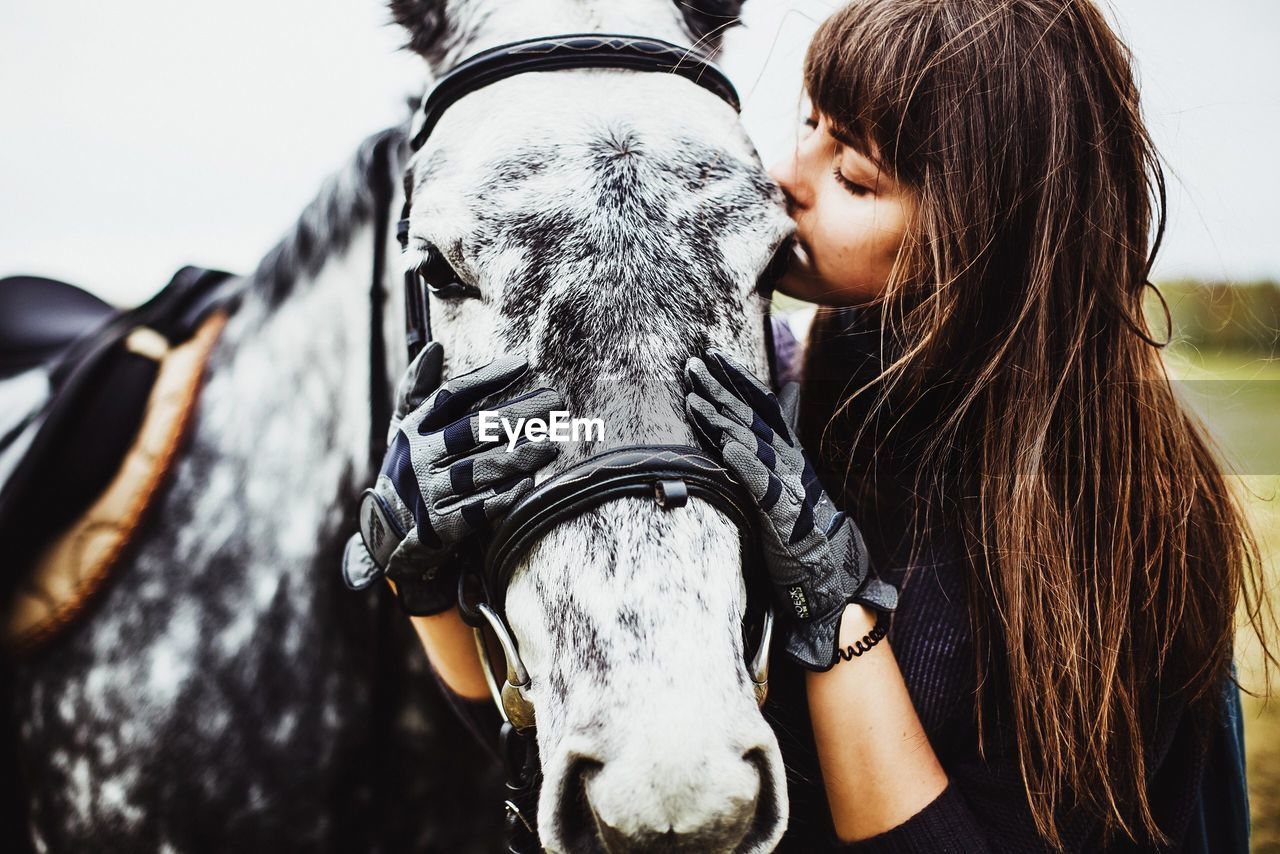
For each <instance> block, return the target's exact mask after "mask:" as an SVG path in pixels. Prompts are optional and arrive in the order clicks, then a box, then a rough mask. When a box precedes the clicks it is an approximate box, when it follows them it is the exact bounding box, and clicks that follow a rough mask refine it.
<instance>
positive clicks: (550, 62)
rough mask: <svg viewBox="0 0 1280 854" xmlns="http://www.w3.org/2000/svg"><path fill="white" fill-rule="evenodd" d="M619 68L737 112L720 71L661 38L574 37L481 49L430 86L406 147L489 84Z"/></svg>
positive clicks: (730, 88)
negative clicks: (683, 86)
mask: <svg viewBox="0 0 1280 854" xmlns="http://www.w3.org/2000/svg"><path fill="white" fill-rule="evenodd" d="M574 68H619V69H627V70H632V71H659V72H667V73H669V74H678V75H680V76H681V77H684V78H685V79H687V80H691V81H693V82H694V83H697V84H698V85H699V86H701V87H702V88H704V89H706V90H707V91H709V92H711V93H712V94H714V95H716V96H717V97H719V98H720V99H721V100H723V101H725V102H726V103H728V104H729V105H730V106H731V107H733V109H734V110H737V111H741V109H742V106H741V104H740V103H739V102H738V93H737V90H735V89H734V88H733V84H732V83H731V82H729V78H728V77H726V76H725V74H724V72H723V71H721V70H720V69H719V68H717V67H716V66H715V64H714V63H713V62H711V60H710V59H708V58H707V57H706V56H704V55H703V54H702V53H701V52H699V51H697V50H695V49H694V48H690V47H680V46H679V45H674V44H671V43H670V42H665V41H662V40H661V39H653V38H641V37H639V36H622V35H608V34H599V33H579V34H570V35H560V36H551V37H542V38H534V39H525V40H524V41H518V42H512V43H511V44H504V45H501V46H499V47H494V48H490V49H489V50H483V51H481V52H479V53H477V54H475V55H474V56H470V57H468V58H467V59H464V60H463V61H462V62H460V63H459V64H458V65H456V66H455V67H454V68H452V69H451V70H450V71H449V72H448V73H447V74H445V75H444V76H443V77H441V78H440V79H439V80H438V81H437V82H436V84H435V86H433V87H432V89H431V92H430V94H428V95H427V98H426V100H425V101H424V102H423V104H422V110H421V111H420V113H419V114H418V118H417V123H416V126H415V127H414V129H413V136H412V137H411V138H410V140H409V147H410V148H411V149H412V150H414V151H417V150H418V149H419V148H421V147H422V144H423V143H424V142H426V139H427V137H428V136H430V135H431V131H432V129H433V128H435V126H436V123H437V122H439V121H440V117H441V116H442V115H444V111H445V110H447V109H449V107H450V106H452V105H453V104H454V102H456V101H457V100H459V99H460V98H462V97H463V96H465V95H469V94H471V93H472V92H475V91H476V90H478V89H483V88H484V87H485V86H488V85H489V84H491V83H496V82H497V81H499V80H504V79H506V78H508V77H514V76H515V75H517V74H524V73H525V72H528V71H563V70H566V69H574Z"/></svg>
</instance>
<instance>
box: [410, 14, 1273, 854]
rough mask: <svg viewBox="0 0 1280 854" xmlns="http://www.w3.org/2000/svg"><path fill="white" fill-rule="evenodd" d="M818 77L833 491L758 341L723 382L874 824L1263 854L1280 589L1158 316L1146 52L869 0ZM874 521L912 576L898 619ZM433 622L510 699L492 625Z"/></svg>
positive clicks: (825, 705)
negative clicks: (1262, 680) (1249, 769)
mask: <svg viewBox="0 0 1280 854" xmlns="http://www.w3.org/2000/svg"><path fill="white" fill-rule="evenodd" d="M805 83H806V88H807V90H808V94H809V96H810V97H811V99H812V103H813V111H812V115H811V116H810V117H809V119H808V121H807V122H806V128H805V129H804V130H803V131H802V136H801V139H800V141H799V143H798V145H797V147H796V151H795V154H794V156H793V157H791V158H788V159H787V161H785V162H784V163H782V164H780V165H779V166H778V167H776V168H775V170H774V172H773V174H774V177H775V178H776V180H777V181H778V183H779V184H780V185H781V186H782V188H783V190H784V192H785V194H786V197H787V201H788V203H789V205H790V208H791V212H792V215H793V216H794V218H795V220H796V224H797V232H796V237H797V245H798V252H797V255H798V260H797V262H796V264H795V265H794V266H793V268H792V270H791V271H790V273H789V274H788V275H787V276H786V277H785V279H784V280H783V282H782V283H781V284H780V289H781V290H782V291H783V292H785V293H788V294H790V295H791V296H795V297H799V298H801V299H804V300H808V301H810V302H814V303H818V304H820V305H822V306H826V307H828V308H824V309H823V310H822V311H820V313H819V315H818V318H817V320H816V321H815V324H814V326H813V328H812V329H811V331H810V333H809V336H808V346H807V352H806V355H805V360H804V373H805V379H804V385H803V398H802V403H803V405H802V410H801V420H800V425H799V431H798V433H799V438H800V440H801V445H802V446H803V447H804V448H806V449H809V451H810V453H811V454H812V459H813V460H814V461H815V466H814V468H815V469H816V470H817V472H818V473H819V477H820V480H821V486H820V485H818V484H817V483H815V482H813V479H812V477H811V476H809V475H806V469H807V464H806V462H805V459H804V457H803V455H802V454H798V453H796V454H792V455H790V456H789V457H788V456H787V455H786V454H783V453H779V454H777V455H768V456H770V457H774V456H776V459H771V460H770V464H766V462H765V461H764V460H762V458H761V457H760V456H758V455H757V453H756V448H757V442H756V439H757V437H759V436H761V428H760V427H759V424H760V423H764V424H767V425H769V428H768V431H767V432H768V433H769V434H770V437H771V438H770V440H771V441H773V444H774V446H775V447H776V448H777V449H778V450H782V448H783V445H787V446H790V436H789V432H788V431H789V428H788V427H787V425H786V424H785V422H784V418H783V416H782V414H781V411H780V409H779V408H778V405H777V403H776V401H774V400H773V399H772V398H771V397H769V396H768V394H767V390H764V389H763V387H761V386H760V385H759V381H758V380H755V379H754V378H753V377H750V376H749V375H748V374H746V373H745V371H743V370H742V369H741V368H740V367H739V366H736V365H734V364H733V363H732V362H730V361H728V360H727V359H724V358H723V357H721V356H719V355H718V354H715V353H711V354H708V357H707V358H706V359H705V360H703V359H696V360H691V362H690V365H689V367H688V378H689V397H688V399H687V403H688V410H689V414H690V418H691V421H692V422H693V423H694V425H695V426H696V427H697V428H698V431H699V433H700V435H702V437H703V439H704V441H705V442H706V443H707V444H708V446H709V447H710V448H712V449H713V450H715V451H718V452H720V453H721V454H722V455H723V457H724V459H725V462H726V463H727V464H728V465H729V467H730V468H732V469H734V470H735V471H736V472H737V473H738V474H739V476H740V477H742V478H743V479H744V480H745V481H747V482H748V483H751V484H754V486H753V490H754V492H755V494H756V495H757V497H758V499H759V500H760V503H761V512H762V513H763V514H765V515H766V516H769V514H771V513H772V514H774V517H773V521H774V522H775V524H774V525H772V526H765V527H766V528H768V529H771V530H781V531H793V532H794V534H793V535H792V536H790V537H787V536H785V535H783V534H779V535H777V537H776V538H775V540H774V541H773V542H772V543H770V544H767V545H768V546H769V548H768V549H767V551H768V554H767V562H768V564H769V568H770V571H771V573H772V574H773V576H774V579H775V582H776V586H777V587H778V588H779V593H780V597H779V599H780V604H781V605H782V606H783V609H782V610H784V611H785V612H786V613H787V614H788V615H789V618H788V621H786V622H785V623H784V626H783V628H784V638H783V646H784V648H785V649H786V650H787V651H789V652H790V653H791V656H790V657H791V659H792V660H793V661H795V662H797V663H799V664H801V666H803V667H804V668H806V671H805V672H804V677H803V684H802V685H794V686H786V685H782V686H779V685H777V684H776V680H775V687H774V691H773V693H774V694H775V695H776V694H779V693H784V692H786V691H795V692H799V693H800V694H802V695H803V696H806V697H807V700H808V705H807V715H808V716H809V721H810V723H811V724H812V727H811V729H812V733H813V738H814V741H813V746H814V747H815V748H816V752H817V755H818V757H819V759H820V762H821V768H822V777H823V780H824V784H825V788H826V792H827V801H828V805H829V807H830V819H831V827H832V829H833V830H834V833H835V835H836V837H838V839H839V840H840V843H838V844H847V847H848V850H856V851H940V850H952V851H984V850H1018V851H1021V850H1053V849H1058V848H1061V849H1067V850H1088V851H1098V850H1134V849H1137V850H1151V849H1165V848H1168V849H1171V850H1208V846H1209V845H1212V846H1213V850H1227V849H1228V848H1237V849H1242V848H1243V846H1244V845H1245V844H1246V841H1247V813H1244V814H1243V815H1241V814H1240V813H1239V812H1236V813H1235V814H1233V813H1232V809H1236V810H1238V809H1239V808H1240V803H1241V799H1242V798H1243V792H1242V789H1241V787H1242V786H1243V780H1242V769H1241V768H1240V767H1239V766H1238V764H1237V765H1233V764H1232V763H1231V762H1230V761H1229V760H1230V759H1231V758H1232V757H1233V756H1234V753H1233V745H1232V743H1231V742H1232V739H1233V738H1235V739H1238V730H1236V729H1233V728H1232V727H1231V726H1230V715H1231V714H1232V713H1233V712H1235V713H1236V714H1237V715H1238V696H1237V694H1236V689H1235V687H1234V684H1233V681H1232V669H1231V655H1232V643H1233V629H1234V622H1233V617H1234V613H1235V610H1236V605H1237V602H1238V600H1239V597H1240V596H1241V595H1242V594H1243V595H1244V596H1245V603H1246V605H1247V606H1248V607H1247V611H1248V614H1249V617H1250V620H1251V622H1252V623H1253V625H1254V628H1255V629H1256V630H1257V631H1258V632H1259V634H1260V635H1263V619H1262V615H1263V614H1264V613H1267V612H1265V611H1264V609H1263V608H1262V605H1261V599H1260V594H1259V591H1260V590H1261V579H1260V566H1259V562H1258V559H1257V552H1256V547H1255V545H1254V543H1253V541H1252V539H1251V538H1250V536H1249V533H1248V531H1247V529H1246V526H1245V523H1244V520H1243V518H1242V515H1241V512H1240V510H1239V508H1238V507H1237V506H1236V504H1235V503H1234V500H1233V498H1232V496H1231V495H1230V494H1229V492H1228V489H1227V487H1226V485H1225V483H1224V481H1223V479H1222V478H1221V477H1220V476H1219V475H1218V473H1217V469H1216V466H1215V464H1214V461H1213V458H1212V457H1211V455H1210V452H1209V450H1208V449H1207V446H1206V443H1205V441H1204V439H1203V438H1202V436H1201V435H1200V433H1199V432H1198V430H1197V428H1196V427H1195V425H1194V423H1193V422H1192V421H1191V420H1190V419H1189V418H1188V417H1187V416H1186V415H1185V414H1184V413H1183V412H1182V410H1181V409H1180V408H1179V407H1178V405H1177V404H1176V402H1175V400H1174V397H1173V395H1172V393H1171V390H1170V385H1169V382H1168V380H1167V378H1166V376H1165V374H1164V370H1163V367H1162V363H1161V361H1160V357H1159V352H1158V348H1159V344H1158V343H1157V342H1156V341H1154V340H1153V339H1152V337H1151V335H1150V334H1149V332H1148V330H1147V325H1146V323H1145V321H1144V318H1143V313H1142V300H1143V295H1144V292H1145V290H1146V288H1148V287H1149V283H1148V272H1149V270H1150V266H1151V262H1152V255H1153V254H1154V250H1152V249H1150V247H1151V246H1153V245H1158V242H1159V235H1160V232H1161V229H1162V225H1163V211H1161V210H1160V209H1159V208H1158V206H1156V205H1154V204H1153V196H1155V197H1156V198H1157V199H1159V198H1160V197H1161V195H1162V183H1161V176H1160V171H1159V167H1158V163H1157V160H1156V156H1155V152H1154V151H1153V149H1152V145H1151V141H1150V139H1149V137H1148V135H1147V132H1146V130H1145V128H1144V127H1143V124H1142V120H1141V117H1140V113H1139V107H1138V94H1137V90H1136V88H1135V85H1134V82H1133V76H1132V71H1131V67H1130V58H1129V55H1128V53H1127V51H1126V49H1125V48H1124V46H1123V45H1122V44H1121V43H1120V41H1119V40H1118V38H1117V37H1116V35H1115V34H1114V33H1113V32H1112V30H1111V29H1110V27H1109V26H1108V25H1107V23H1106V21H1105V20H1104V18H1103V17H1102V15H1101V14H1100V13H1099V11H1098V9H1097V8H1095V7H1094V6H1093V5H1092V3H1090V2H1089V1H1088V0H947V1H946V2H938V0H860V2H855V3H853V4H851V5H850V6H848V7H846V8H844V9H842V10H840V11H839V12H837V13H836V14H835V15H833V16H832V17H831V18H830V19H829V20H827V21H826V22H825V23H824V24H823V25H822V26H821V28H820V29H819V31H818V33H817V35H816V36H815V38H814V40H813V43H812V45H811V46H810V48H809V52H808V55H807V59H806V67H805ZM1153 232H1154V234H1153ZM1153 238H1154V239H1153ZM508 369H510V368H509V366H508ZM426 408H429V407H426ZM755 416H758V418H757V417H755ZM752 424H755V425H756V430H755V431H754V432H753V431H752V429H751V426H750V425H752ZM747 449H750V450H749V451H748V450H747ZM784 457H785V458H784ZM530 464H531V465H533V464H534V463H533V461H531V462H530ZM773 480H777V481H778V483H777V484H773ZM822 486H825V488H826V492H824V490H823V489H822ZM779 494H780V495H782V496H784V497H785V498H786V500H779V499H778V498H777V496H778V495H779ZM828 494H829V495H830V498H828ZM835 506H838V507H841V508H843V509H844V510H845V511H847V513H848V516H847V517H846V516H845V515H844V514H841V513H837V512H836V511H835V510H834V507H835ZM778 514H782V515H783V516H785V518H784V519H782V520H779V519H778V518H776V517H777V516H778ZM801 517H805V518H804V519H802V518H801ZM854 520H856V523H857V527H854V525H853V521H854ZM802 529H803V530H802ZM859 531H860V532H861V534H862V536H859ZM864 538H865V541H866V544H867V548H868V549H869V551H870V555H871V563H872V565H873V566H876V567H878V570H879V575H880V577H881V578H883V579H884V580H885V581H888V582H890V583H892V584H893V585H894V586H896V587H898V588H899V589H900V590H901V598H900V601H899V603H898V607H897V610H896V614H895V616H894V620H893V623H892V629H891V631H889V633H888V636H887V638H886V637H884V626H885V624H884V623H883V622H882V623H879V624H878V625H877V621H878V619H879V617H878V612H879V611H884V610H888V609H891V608H892V607H893V603H892V601H891V600H892V596H889V597H887V598H886V597H885V596H884V595H883V592H882V591H881V592H880V593H876V592H874V591H873V587H872V586H871V585H874V584H875V582H874V581H872V580H868V579H873V578H874V573H869V572H867V571H866V566H865V561H864V560H862V554H863V550H862V549H861V548H860V544H861V542H862V540H863V539H864ZM793 540H794V541H796V542H803V543H805V544H806V545H805V547H804V548H796V547H795V542H792V541H793ZM406 577H407V575H406ZM796 586H799V587H800V588H802V593H801V598H804V597H812V601H810V600H809V599H806V604H808V605H811V606H812V610H813V611H814V612H816V613H809V614H801V613H799V612H798V611H797V609H795V608H792V607H791V606H792V600H791V599H789V598H788V595H787V593H788V591H789V590H790V589H792V588H794V587H796ZM815 590H819V591H820V592H819V593H818V595H816V596H814V595H813V594H814V591H815ZM831 590H836V591H837V592H836V594H830V593H829V591H831ZM821 591H827V593H826V594H823V593H822V592H821ZM833 595H834V598H832V596H833ZM418 622H419V624H420V631H421V632H424V641H425V642H426V643H427V645H428V648H429V650H430V651H431V653H432V659H433V662H434V663H435V664H436V666H437V669H438V670H439V671H440V673H441V675H442V676H443V677H444V679H445V681H446V682H448V683H449V684H450V685H452V686H453V687H454V689H455V690H459V691H460V692H461V693H463V694H464V695H466V696H475V697H479V696H483V695H484V688H483V685H482V684H480V683H479V682H477V681H476V680H477V679H478V677H477V676H475V675H474V670H472V669H469V668H468V666H467V665H466V663H465V662H466V660H467V659H468V657H470V656H471V654H470V649H469V648H468V646H467V645H468V643H469V641H468V640H467V639H466V638H465V636H464V635H457V634H456V633H455V634H453V635H451V634H450V633H449V632H448V631H447V630H443V629H441V630H438V631H436V634H435V635H434V636H432V635H431V633H432V631H433V630H431V629H424V628H422V625H421V624H422V622H423V621H418ZM451 638H453V640H451ZM1263 640H1264V642H1265V637H1263ZM451 647H452V649H451ZM473 682H474V683H475V684H472V683H473ZM1224 716H1226V717H1225V718H1224ZM1224 719H1225V720H1226V723H1225V724H1224ZM1237 723H1238V721H1237ZM795 729H796V728H795V727H785V728H780V731H792V730H795ZM800 729H804V728H800ZM1238 746H1239V745H1238V741H1237V742H1236V743H1235V744H1234V748H1235V749H1236V750H1238ZM801 747H803V745H802V746H801ZM786 751H787V746H786V745H784V753H785V752H786ZM803 808H804V805H803V804H799V803H793V819H792V825H793V827H794V826H796V825H797V820H796V816H795V814H794V812H795V810H797V809H803ZM789 838H790V837H789ZM832 842H833V844H836V843H835V841H834V840H832ZM810 850H812V849H810Z"/></svg>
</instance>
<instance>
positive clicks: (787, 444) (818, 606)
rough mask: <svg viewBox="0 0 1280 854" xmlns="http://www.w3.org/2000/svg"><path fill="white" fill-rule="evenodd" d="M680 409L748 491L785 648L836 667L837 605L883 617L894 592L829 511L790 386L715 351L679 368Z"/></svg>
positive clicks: (853, 532) (852, 528) (855, 535)
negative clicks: (766, 379)
mask: <svg viewBox="0 0 1280 854" xmlns="http://www.w3.org/2000/svg"><path fill="white" fill-rule="evenodd" d="M685 379H686V381H687V383H688V387H689V393H688V394H687V396H686V397H685V411H686V413H687V414H688V416H689V420H690V422H691V423H692V424H693V426H694V428H695V430H696V432H697V433H698V435H699V437H700V438H701V440H702V442H703V444H704V445H706V447H707V449H708V450H709V451H711V452H713V453H718V454H719V455H720V458H721V459H722V460H723V461H724V464H725V466H726V467H728V469H729V470H730V471H731V472H732V473H733V475H734V477H736V478H737V479H738V480H740V481H741V482H742V483H743V484H745V485H746V487H747V489H748V490H749V491H750V492H751V495H752V497H753V498H754V499H755V500H756V504H757V508H758V510H759V512H760V519H761V532H762V539H763V544H764V551H765V565H766V566H767V568H768V571H769V576H770V580H771V581H772V582H773V588H774V594H775V599H776V600H777V603H778V605H779V611H778V616H779V624H780V628H781V630H782V635H783V637H782V640H783V650H784V652H785V653H786V654H787V656H788V657H789V658H791V659H792V660H793V661H795V662H796V663H797V664H799V665H800V666H802V667H806V668H808V669H810V670H829V669H830V668H831V667H832V666H833V665H834V664H835V660H836V647H837V638H838V635H839V629H840V618H841V616H842V615H843V613H844V608H845V605H846V604H848V603H849V602H851V601H852V602H860V603H863V604H865V605H868V606H870V607H872V608H875V609H877V610H879V611H881V612H891V611H893V609H894V608H895V607H897V603H898V591H897V590H896V589H895V588H894V587H893V586H892V585H890V584H887V583H886V582H884V581H882V580H880V579H879V578H878V577H877V576H876V575H875V573H874V571H873V570H872V568H871V565H870V560H869V558H868V555H867V547H866V545H865V544H864V543H863V540H862V534H861V532H859V531H858V528H857V526H856V525H854V524H853V520H851V519H849V517H847V516H846V515H845V514H844V513H842V512H840V511H838V510H836V508H835V506H834V505H833V504H832V503H831V499H830V498H829V497H828V496H827V493H826V491H825V490H824V489H823V488H822V484H821V483H819V481H818V477H817V475H816V474H815V473H814V470H813V466H812V465H810V463H809V460H808V458H807V457H806V456H805V453H804V449H803V448H801V447H800V443H799V441H798V440H797V439H796V437H795V436H796V433H795V423H796V413H797V408H798V391H799V389H798V387H797V386H795V384H794V383H791V384H789V386H788V388H786V389H784V390H783V392H782V395H783V398H784V399H785V400H786V411H785V412H784V407H783V405H782V404H780V403H779V400H778V398H777V397H775V396H774V394H773V393H772V392H771V391H769V389H768V388H767V387H765V386H764V385H763V384H762V383H761V382H760V381H759V380H758V379H756V378H755V377H754V376H753V375H752V374H751V372H750V371H748V370H747V369H746V368H744V367H742V366H741V365H739V364H737V363H736V362H734V361H732V360H731V359H729V358H728V357H727V356H726V355H725V354H724V353H721V352H720V351H718V350H710V351H708V353H707V358H706V360H705V361H704V360H702V359H698V358H692V359H690V360H689V361H688V363H687V364H686V365H685Z"/></svg>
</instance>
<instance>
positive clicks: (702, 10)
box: [676, 0, 743, 53]
mask: <svg viewBox="0 0 1280 854" xmlns="http://www.w3.org/2000/svg"><path fill="white" fill-rule="evenodd" d="M742 3H743V0H676V7H677V8H678V9H679V10H680V14H682V15H684V22H685V24H687V25H688V27H689V32H690V33H692V34H693V37H694V38H695V39H697V42H698V45H699V46H700V47H701V48H702V49H703V50H705V51H707V52H708V53H715V52H716V51H717V50H719V49H720V39H721V36H722V35H723V34H724V31H725V30H728V29H731V28H733V27H736V26H737V25H738V24H741V23H742V18H741V15H742Z"/></svg>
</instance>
